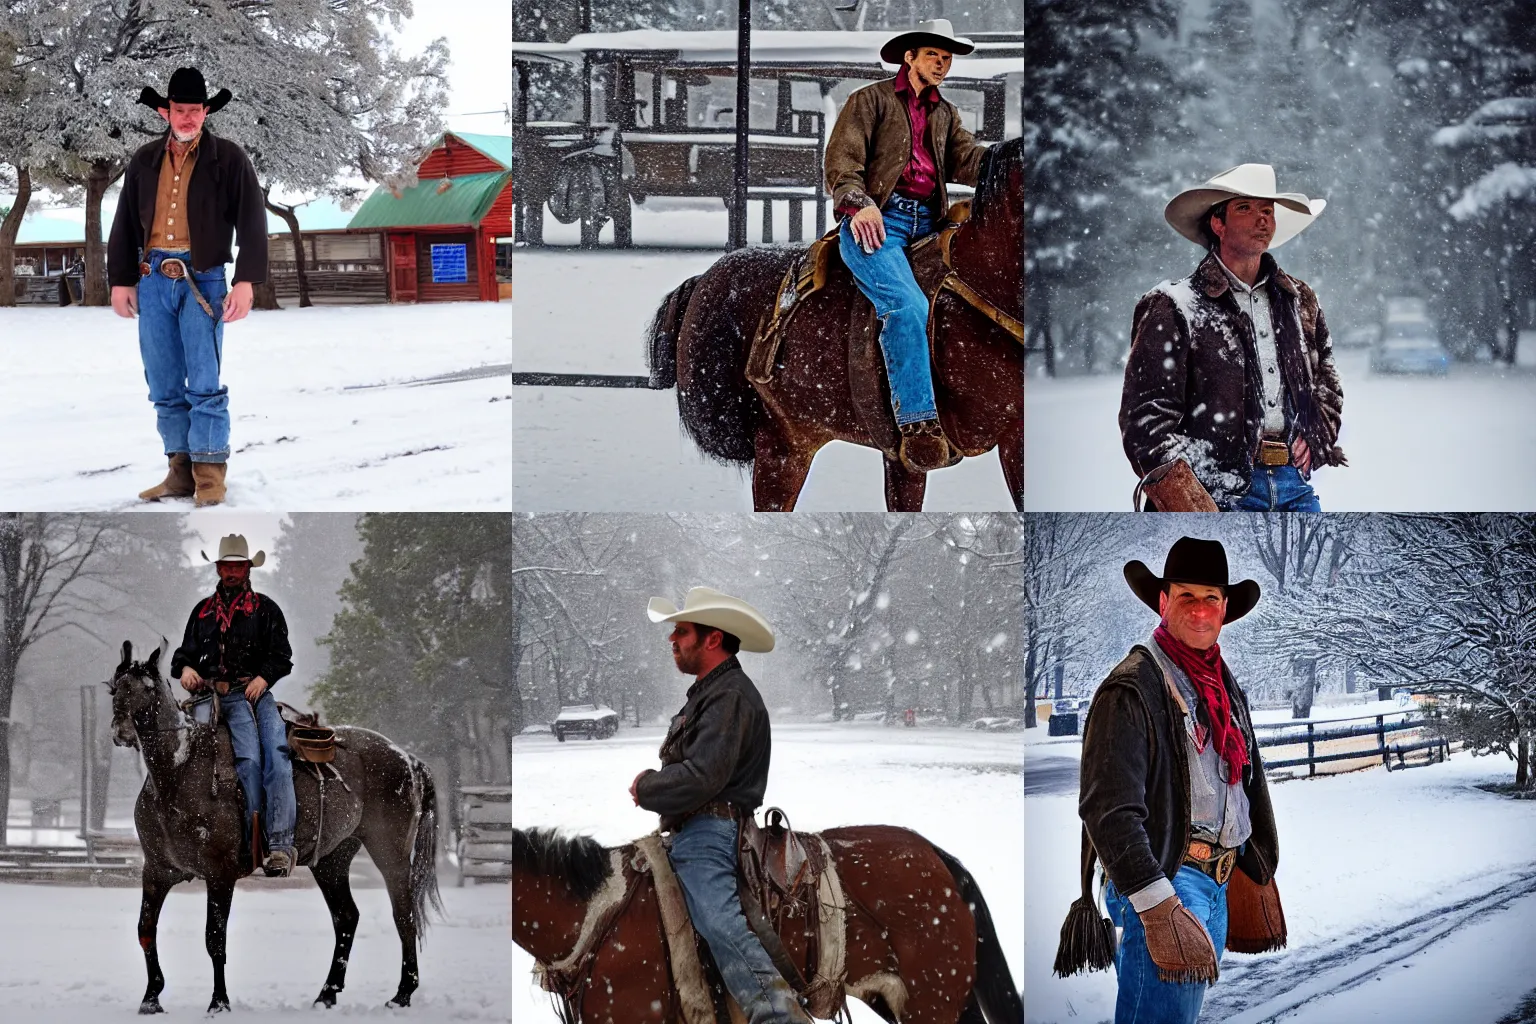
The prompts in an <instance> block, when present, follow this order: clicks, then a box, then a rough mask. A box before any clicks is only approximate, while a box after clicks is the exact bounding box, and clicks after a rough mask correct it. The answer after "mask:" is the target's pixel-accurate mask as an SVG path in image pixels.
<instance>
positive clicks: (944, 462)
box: [901, 420, 955, 473]
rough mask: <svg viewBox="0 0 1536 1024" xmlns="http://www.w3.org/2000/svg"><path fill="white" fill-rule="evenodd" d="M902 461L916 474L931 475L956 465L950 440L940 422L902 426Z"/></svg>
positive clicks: (923, 422) (933, 421) (930, 421)
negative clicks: (937, 470)
mask: <svg viewBox="0 0 1536 1024" xmlns="http://www.w3.org/2000/svg"><path fill="white" fill-rule="evenodd" d="M901 461H902V464H903V465H904V466H906V467H907V468H908V469H910V470H911V471H912V472H914V473H931V472H933V471H934V470H936V469H943V468H944V467H945V466H952V465H954V464H955V460H954V458H953V452H952V450H951V448H950V447H949V440H948V439H947V438H946V437H945V436H944V428H943V427H941V426H939V421H938V420H921V421H919V422H917V423H905V424H902V427H901Z"/></svg>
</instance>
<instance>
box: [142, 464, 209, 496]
mask: <svg viewBox="0 0 1536 1024" xmlns="http://www.w3.org/2000/svg"><path fill="white" fill-rule="evenodd" d="M166 461H167V462H169V463H170V468H169V469H167V470H166V474H165V479H164V480H162V481H160V482H159V483H158V484H156V485H155V486H153V487H151V488H150V489H149V490H147V491H140V492H139V500H140V501H159V500H160V499H161V498H190V497H192V492H193V491H194V490H195V489H196V485H195V484H194V483H193V482H192V456H190V455H188V454H187V453H186V452H172V453H171V454H169V455H167V456H166Z"/></svg>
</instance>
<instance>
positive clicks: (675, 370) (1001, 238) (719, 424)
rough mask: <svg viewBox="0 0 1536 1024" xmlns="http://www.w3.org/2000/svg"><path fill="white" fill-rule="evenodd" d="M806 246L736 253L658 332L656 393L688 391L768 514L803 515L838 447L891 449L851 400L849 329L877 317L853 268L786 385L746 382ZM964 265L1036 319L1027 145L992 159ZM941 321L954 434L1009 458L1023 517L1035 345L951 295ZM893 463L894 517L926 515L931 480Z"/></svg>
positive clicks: (687, 414)
mask: <svg viewBox="0 0 1536 1024" xmlns="http://www.w3.org/2000/svg"><path fill="white" fill-rule="evenodd" d="M805 249H806V247H805V246H780V247H774V248H753V249H738V250H736V251H734V252H731V253H728V254H727V255H725V256H723V257H722V258H721V259H719V260H717V261H716V262H715V263H714V265H713V266H711V267H710V268H709V269H708V270H706V271H705V272H704V273H703V274H699V275H697V276H694V277H691V278H689V279H688V280H687V281H684V282H683V283H682V284H681V285H680V286H678V287H677V288H676V289H674V290H673V291H672V292H671V293H669V294H668V295H667V297H666V298H665V299H664V300H662V303H661V305H660V306H659V307H658V308H657V311H656V315H655V317H654V319H653V321H652V323H651V326H650V330H649V333H648V339H647V347H648V352H647V355H648V362H649V367H650V386H651V387H652V388H657V389H666V388H670V387H673V386H676V388H677V406H678V414H679V418H680V419H681V421H682V424H683V427H684V429H685V430H686V431H687V432H688V435H689V437H691V438H692V439H693V441H694V443H695V444H696V445H697V446H698V447H699V448H700V449H701V450H702V451H703V452H704V453H705V454H706V455H709V456H710V457H712V458H714V459H716V460H717V461H720V462H724V463H734V464H739V465H750V466H751V467H752V498H753V504H754V506H755V507H756V510H757V511H759V512H789V511H793V510H794V507H795V502H796V501H797V500H798V499H799V496H800V490H801V488H802V487H804V485H805V478H806V476H807V474H809V473H810V469H811V460H812V459H813V458H814V457H815V455H816V452H817V451H818V450H820V449H821V447H822V446H823V445H825V444H826V443H827V442H829V441H833V440H841V441H849V442H852V443H854V444H858V445H862V446H865V447H871V448H880V447H881V445H880V444H879V443H878V442H877V440H876V439H875V438H874V437H873V436H872V435H871V433H870V431H869V429H868V428H867V427H866V426H865V424H864V423H863V422H862V421H861V418H860V416H859V415H858V412H857V410H856V409H855V407H854V405H853V403H852V401H851V399H850V394H851V391H850V388H851V387H852V384H853V382H852V381H851V379H850V359H849V355H848V342H847V339H848V333H849V327H850V323H851V322H854V314H855V313H856V312H862V313H863V314H864V316H866V317H867V315H868V314H869V312H870V306H869V301H868V300H867V299H865V298H864V296H863V295H862V294H861V293H860V292H859V290H858V287H857V285H856V284H855V283H854V280H853V277H852V275H851V274H849V273H848V272H847V270H846V269H843V268H842V266H841V261H837V263H838V267H839V269H838V270H837V271H836V272H834V273H831V274H829V275H828V281H827V284H826V286H825V287H824V288H823V289H822V290H821V291H819V292H816V293H815V294H812V295H810V296H809V297H808V298H806V299H804V300H802V301H803V302H805V303H806V306H805V308H803V309H800V310H798V311H797V312H796V313H795V314H794V316H793V317H792V318H790V320H789V322H788V324H787V326H786V327H785V329H784V332H783V335H782V342H781V347H780V349H779V369H778V371H777V372H776V373H775V374H774V375H773V377H772V379H771V380H770V381H769V382H768V383H766V384H758V383H754V382H753V381H751V380H749V379H748V377H747V375H746V365H747V355H748V352H749V350H750V347H751V344H752V339H753V336H754V335H755V334H756V332H757V329H758V326H759V324H760V323H763V322H765V320H766V318H767V317H768V315H769V314H770V313H771V311H772V309H773V306H774V304H775V302H776V301H777V296H778V289H779V285H780V283H781V281H782V280H783V278H784V275H785V271H786V270H787V269H788V268H789V267H790V265H791V264H793V263H794V262H795V261H796V260H797V259H799V257H800V256H801V255H802V254H803V253H804V252H805ZM951 254H952V256H953V266H954V269H955V270H956V271H957V273H958V275H959V277H960V279H961V280H963V281H964V282H965V283H966V284H968V285H970V287H971V288H972V289H974V291H975V292H978V293H980V295H981V296H983V297H985V298H987V299H988V300H990V301H991V303H992V304H993V305H994V306H996V307H997V308H998V309H1000V310H1002V311H1003V312H1004V313H1006V314H1008V315H1009V316H1011V317H1013V319H1014V320H1015V321H1019V322H1021V321H1022V320H1023V317H1024V140H1023V139H1010V140H1009V141H1007V142H1003V143H999V144H997V145H994V146H991V147H989V148H988V151H987V153H986V154H985V156H984V158H983V160H982V166H981V171H980V176H979V183H978V186H977V191H976V197H975V199H974V200H973V202H972V204H971V213H970V216H969V218H968V219H967V220H965V222H964V223H962V224H961V225H960V227H959V229H958V231H957V233H956V235H955V236H954V239H953V243H952V246H951ZM931 324H932V326H931V330H932V331H933V334H934V337H935V339H936V340H937V344H936V345H935V359H934V365H933V377H934V392H935V396H936V397H937V399H938V408H939V418H940V421H941V422H942V423H943V426H944V432H945V433H946V434H947V435H948V437H949V439H950V442H951V444H952V445H954V446H956V447H957V448H958V449H959V450H960V451H961V452H962V453H963V454H964V455H966V456H977V455H982V454H984V453H986V452H987V451H989V450H991V449H992V448H994V447H995V448H997V450H998V457H999V460H1000V461H1001V463H1002V468H1003V476H1004V479H1005V480H1006V481H1007V484H1008V488H1009V491H1010V492H1011V493H1012V495H1013V500H1014V505H1015V507H1017V508H1022V507H1023V500H1024V352H1023V346H1022V344H1021V343H1020V342H1019V341H1016V340H1015V339H1014V338H1013V336H1012V335H1010V334H1009V333H1008V332H1007V331H1006V330H1004V329H1003V328H1002V327H1000V326H999V325H998V324H997V323H994V322H993V321H992V320H991V319H988V317H986V316H984V315H983V314H982V313H981V312H980V311H979V310H977V309H976V308H974V307H973V306H972V305H970V304H969V303H968V302H966V301H965V300H963V299H962V298H960V297H959V296H957V295H955V294H953V293H950V292H948V291H944V292H941V293H940V295H939V298H938V299H937V301H936V303H935V308H934V311H933V317H932V321H931ZM882 372H883V370H882ZM887 411H888V410H887ZM892 429H893V430H894V426H893V427H892ZM884 461H885V501H886V508H887V509H888V510H889V511H892V512H920V511H922V507H923V494H924V491H925V490H926V487H927V474H926V473H914V472H912V471H910V470H908V469H907V468H906V467H905V466H904V465H902V463H901V462H900V460H898V459H895V458H892V457H891V455H890V453H889V451H887V453H886V457H885V460H884Z"/></svg>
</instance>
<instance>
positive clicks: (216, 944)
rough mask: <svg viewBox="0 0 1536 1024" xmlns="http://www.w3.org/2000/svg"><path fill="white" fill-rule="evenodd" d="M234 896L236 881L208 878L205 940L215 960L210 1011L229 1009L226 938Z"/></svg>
mask: <svg viewBox="0 0 1536 1024" xmlns="http://www.w3.org/2000/svg"><path fill="white" fill-rule="evenodd" d="M234 897H235V883H234V882H232V881H229V882H226V881H223V880H222V879H221V880H219V881H214V880H213V879H211V878H210V879H208V924H207V927H206V928H205V929H204V932H203V940H204V942H205V944H206V945H207V947H208V959H210V960H212V961H213V998H212V999H211V1000H209V1002H208V1012H209V1013H219V1012H222V1011H225V1010H228V1009H229V993H228V992H226V991H225V990H224V940H225V938H226V936H228V934H229V905H230V903H231V902H232V901H233V900H234Z"/></svg>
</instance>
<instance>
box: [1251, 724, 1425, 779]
mask: <svg viewBox="0 0 1536 1024" xmlns="http://www.w3.org/2000/svg"><path fill="white" fill-rule="evenodd" d="M1397 714H1402V715H1403V717H1402V719H1401V720H1399V721H1394V722H1389V721H1387V719H1388V718H1390V717H1396V715H1397ZM1335 722H1337V723H1339V724H1337V725H1335V724H1334V723H1335ZM1344 723H1355V724H1344ZM1427 725H1428V723H1426V722H1425V721H1424V719H1423V718H1422V716H1420V715H1418V714H1415V713H1413V712H1407V713H1403V712H1397V713H1390V714H1380V715H1363V716H1361V717H1360V718H1344V719H1335V720H1333V721H1326V722H1306V723H1300V722H1296V723H1292V722H1284V723H1275V724H1269V725H1256V726H1255V727H1254V728H1255V731H1256V732H1258V733H1259V741H1258V743H1259V747H1260V749H1264V748H1276V747H1299V746H1303V745H1304V746H1305V747H1306V748H1307V752H1306V756H1305V757H1287V758H1280V759H1277V760H1266V761H1265V762H1264V769H1265V770H1266V771H1276V770H1280V769H1288V768H1300V767H1302V766H1305V767H1306V769H1307V775H1308V776H1313V775H1316V774H1318V765H1324V764H1335V763H1338V762H1344V761H1379V762H1380V763H1381V764H1382V765H1384V766H1385V767H1387V768H1389V769H1394V770H1395V769H1399V768H1412V767H1417V766H1419V765H1421V764H1432V763H1434V762H1436V761H1440V760H1444V759H1445V758H1446V757H1447V756H1449V754H1450V745H1449V743H1448V742H1447V741H1446V740H1445V739H1444V738H1442V737H1432V738H1428V739H1420V740H1416V741H1414V742H1409V743H1394V744H1388V743H1387V737H1388V735H1389V734H1394V733H1410V732H1411V733H1417V732H1421V731H1422V730H1423V729H1425V728H1426V727H1427ZM1266 732H1267V733H1268V735H1266ZM1369 737H1374V738H1375V740H1376V742H1375V744H1373V745H1371V746H1360V745H1357V744H1353V743H1351V742H1350V741H1352V740H1359V739H1364V738H1369ZM1341 743H1342V744H1344V745H1345V746H1344V749H1337V748H1338V745H1339V744H1341ZM1320 745H1327V746H1329V747H1332V748H1334V749H1327V750H1322V751H1319V749H1318V747H1319V746H1320ZM1420 751H1433V753H1432V754H1430V755H1429V756H1427V757H1426V758H1425V759H1424V760H1422V761H1419V760H1415V761H1413V762H1412V763H1410V762H1409V761H1408V759H1407V758H1406V757H1405V756H1404V755H1406V754H1411V753H1417V752H1420ZM1394 757H1395V758H1396V763H1395V764H1394V763H1393V758H1394ZM1362 767H1363V766H1362Z"/></svg>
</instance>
